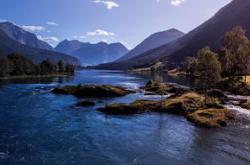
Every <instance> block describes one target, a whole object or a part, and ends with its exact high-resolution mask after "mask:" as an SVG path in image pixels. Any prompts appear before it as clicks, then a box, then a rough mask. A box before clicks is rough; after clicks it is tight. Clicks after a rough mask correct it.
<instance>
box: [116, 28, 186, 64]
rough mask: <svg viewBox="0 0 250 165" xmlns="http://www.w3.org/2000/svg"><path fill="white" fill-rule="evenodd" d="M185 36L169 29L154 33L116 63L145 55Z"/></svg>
mask: <svg viewBox="0 0 250 165" xmlns="http://www.w3.org/2000/svg"><path fill="white" fill-rule="evenodd" d="M184 35H185V34H184V33H183V32H181V31H179V30H177V29H169V30H166V31H162V32H158V33H154V34H152V35H150V36H149V37H148V38H146V39H145V40H144V41H143V42H142V43H140V44H139V45H138V46H136V47H135V48H134V49H133V50H131V51H129V52H128V53H127V54H126V55H124V56H123V57H121V58H120V59H118V60H117V61H125V60H128V59H130V58H133V57H136V56H138V55H140V54H142V53H145V52H147V51H149V50H151V49H154V48H157V47H160V46H162V45H165V44H167V43H169V42H172V41H174V40H177V39H178V38H180V37H183V36H184Z"/></svg>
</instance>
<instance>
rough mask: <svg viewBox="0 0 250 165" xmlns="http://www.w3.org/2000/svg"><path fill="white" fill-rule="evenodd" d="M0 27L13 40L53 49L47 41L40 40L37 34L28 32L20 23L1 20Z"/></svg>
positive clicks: (31, 45) (35, 46)
mask: <svg viewBox="0 0 250 165" xmlns="http://www.w3.org/2000/svg"><path fill="white" fill-rule="evenodd" d="M0 29H1V30H2V31H3V32H4V33H5V34H6V35H7V36H8V37H9V38H11V39H12V40H15V41H17V42H19V43H21V44H23V45H27V46H30V47H33V48H38V49H46V50H53V47H52V46H50V45H49V44H48V43H47V42H45V41H42V40H39V39H38V38H37V36H36V35H35V34H33V33H31V32H28V31H26V30H24V29H23V28H21V27H20V26H18V25H15V24H13V23H11V22H1V23H0Z"/></svg>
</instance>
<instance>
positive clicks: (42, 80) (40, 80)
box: [0, 76, 73, 85]
mask: <svg viewBox="0 0 250 165" xmlns="http://www.w3.org/2000/svg"><path fill="white" fill-rule="evenodd" d="M72 80H73V77H72V76H58V77H53V76H52V77H26V78H10V79H0V85H4V84H50V83H52V82H57V83H63V82H70V81H72Z"/></svg>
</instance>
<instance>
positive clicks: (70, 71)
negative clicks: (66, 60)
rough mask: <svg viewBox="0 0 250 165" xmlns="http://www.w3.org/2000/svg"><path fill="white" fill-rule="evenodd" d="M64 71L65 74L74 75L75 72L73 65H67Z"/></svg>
mask: <svg viewBox="0 0 250 165" xmlns="http://www.w3.org/2000/svg"><path fill="white" fill-rule="evenodd" d="M65 71H66V73H69V74H74V72H75V67H74V65H71V64H67V65H66V67H65Z"/></svg>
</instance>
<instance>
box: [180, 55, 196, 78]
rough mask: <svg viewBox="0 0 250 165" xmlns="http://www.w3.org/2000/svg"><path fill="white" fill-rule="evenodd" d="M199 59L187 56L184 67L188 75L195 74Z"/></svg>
mask: <svg viewBox="0 0 250 165" xmlns="http://www.w3.org/2000/svg"><path fill="white" fill-rule="evenodd" d="M196 64H197V60H196V58H195V57H189V56H188V57H186V58H185V60H184V62H183V64H182V65H183V69H184V71H185V72H186V73H187V75H188V76H194V72H195V68H196Z"/></svg>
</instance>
